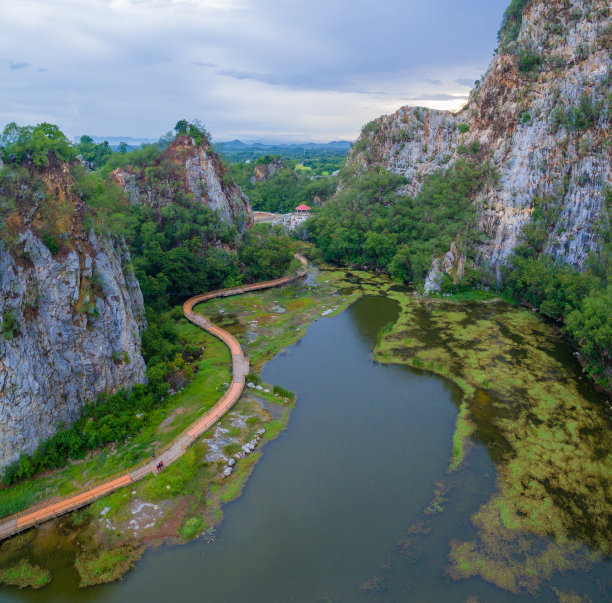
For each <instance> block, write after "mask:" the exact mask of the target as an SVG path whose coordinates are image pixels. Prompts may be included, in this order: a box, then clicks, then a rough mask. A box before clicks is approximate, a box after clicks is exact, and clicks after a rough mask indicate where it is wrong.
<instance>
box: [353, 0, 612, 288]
mask: <svg viewBox="0 0 612 603" xmlns="http://www.w3.org/2000/svg"><path fill="white" fill-rule="evenodd" d="M610 12H611V11H610V5H609V2H608V1H607V0H550V1H547V2H544V1H543V0H531V1H528V2H526V3H525V8H524V11H523V17H522V23H521V24H520V31H519V33H518V37H517V39H516V40H511V39H510V40H508V39H505V40H504V35H502V40H503V44H502V45H501V46H500V49H499V50H498V52H497V54H496V56H495V58H494V59H493V62H492V64H491V66H490V68H489V70H488V71H487V73H486V74H485V76H484V77H483V79H482V81H481V82H477V83H476V87H475V89H474V90H473V91H472V93H471V96H470V100H469V103H468V104H467V106H466V107H465V108H464V109H463V110H462V111H460V112H459V113H456V114H454V113H449V112H441V111H433V110H429V109H424V108H418V107H417V108H414V107H404V108H402V109H400V110H399V111H397V112H396V113H395V114H393V115H388V116H383V117H381V118H380V119H378V120H376V121H374V122H372V123H370V124H368V125H367V126H366V127H365V128H364V130H363V132H362V135H361V138H360V139H359V141H358V142H357V143H356V145H355V146H354V149H353V150H352V152H351V154H350V156H349V160H348V164H347V167H348V168H349V170H351V169H352V170H359V169H363V168H364V167H372V166H376V165H382V166H384V167H386V168H387V169H389V170H391V171H393V172H395V173H397V174H402V175H404V176H406V177H407V179H408V183H407V185H406V188H405V192H407V193H408V194H411V195H414V194H416V193H417V192H418V191H419V190H420V187H421V185H422V183H423V179H424V177H425V176H426V175H427V174H430V173H432V172H433V171H436V170H440V169H442V168H448V167H450V166H452V165H453V164H454V163H455V162H456V161H457V160H458V159H459V158H460V157H462V156H465V155H466V154H468V155H469V154H472V155H474V156H475V157H476V159H477V160H479V161H484V160H487V159H490V161H491V163H492V166H493V168H494V169H495V170H496V171H497V173H498V175H499V178H498V181H497V184H496V185H494V186H490V187H488V188H487V189H485V190H484V191H482V193H481V194H480V195H479V197H478V198H477V199H475V202H476V203H477V204H478V207H479V222H480V227H481V228H482V230H483V231H484V232H485V233H486V235H487V241H486V242H485V243H484V244H482V245H481V246H480V247H479V250H478V251H479V257H480V262H481V263H482V264H484V265H488V266H491V267H492V268H494V269H495V270H497V271H498V270H499V267H500V265H501V264H502V263H503V262H504V261H505V260H506V258H507V257H508V255H509V254H510V253H511V252H512V250H513V249H514V248H515V247H516V246H517V244H518V243H519V241H520V237H521V232H522V229H523V227H524V226H525V224H526V223H528V222H529V221H530V220H531V214H532V212H533V209H534V199H535V200H536V202H537V199H538V198H548V199H552V200H553V201H554V203H553V205H554V207H555V209H556V211H555V215H554V216H553V217H552V219H551V225H550V231H549V235H548V241H547V243H546V248H545V251H546V252H547V253H549V254H550V255H552V256H554V257H555V258H557V259H558V260H560V261H562V262H565V263H567V264H570V265H572V266H573V267H575V268H581V266H582V265H583V264H584V262H585V260H586V259H587V257H588V254H589V253H590V252H591V251H592V250H594V249H595V248H596V247H597V245H598V238H597V223H598V219H599V217H600V215H601V211H602V207H603V203H604V194H603V190H604V187H605V186H609V185H610V183H611V181H612V167H611V166H612V162H611V139H610V111H611V109H610V104H611V96H610V85H611V83H612V56H611V53H610V48H611V47H612V19H611V15H610ZM502 33H503V32H502ZM434 264H435V266H436V267H437V266H438V265H439V264H440V262H439V261H436V262H434ZM446 264H448V262H446ZM449 269H450V268H449ZM428 281H429V282H430V285H431V283H435V282H436V279H435V278H434V279H431V278H430V279H428ZM434 288H435V287H434Z"/></svg>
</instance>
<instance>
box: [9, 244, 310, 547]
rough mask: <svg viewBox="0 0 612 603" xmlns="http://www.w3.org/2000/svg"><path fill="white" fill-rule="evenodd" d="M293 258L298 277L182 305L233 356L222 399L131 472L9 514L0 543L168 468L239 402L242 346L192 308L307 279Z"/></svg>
mask: <svg viewBox="0 0 612 603" xmlns="http://www.w3.org/2000/svg"><path fill="white" fill-rule="evenodd" d="M296 257H297V258H298V259H299V260H300V262H301V263H302V269H301V270H300V271H298V272H297V274H295V275H292V276H283V277H281V278H277V279H274V280H271V281H265V282H262V283H254V284H252V285H244V286H242V287H232V288H230V289H221V290H219V291H211V292H209V293H204V294H202V295H196V296H195V297H192V298H191V299H188V300H187V301H186V302H185V303H184V304H183V313H184V314H185V318H187V320H189V321H190V322H192V323H193V324H194V325H197V326H198V327H200V328H202V329H204V330H205V331H208V332H209V333H210V334H211V335H214V336H215V337H218V338H219V339H220V340H221V341H223V343H225V344H226V345H227V347H228V348H229V349H230V352H231V354H232V382H231V384H230V386H229V388H228V389H227V391H226V392H225V393H224V394H223V396H222V397H221V399H220V400H219V401H218V402H217V403H216V404H215V405H214V406H213V407H212V408H211V409H210V410H208V412H206V413H205V414H204V415H202V417H200V418H199V419H197V420H196V421H194V422H193V423H192V424H191V425H190V426H189V427H188V428H187V429H185V431H183V433H181V434H180V435H179V436H178V437H176V438H175V439H174V440H173V441H172V442H170V444H168V446H166V447H165V448H164V449H163V450H161V451H159V452H158V454H157V455H156V457H155V458H154V459H153V458H151V459H147V460H145V461H142V462H141V463H138V464H137V465H135V466H134V467H132V468H131V469H127V470H125V471H123V472H121V473H119V474H116V475H113V476H111V477H108V478H106V479H104V480H102V481H99V482H96V483H94V484H91V485H90V486H86V487H85V488H81V489H80V490H77V491H75V492H72V493H71V494H67V495H65V496H62V497H56V498H51V499H49V500H47V501H45V502H42V503H40V504H38V505H36V506H33V507H30V508H28V509H24V510H23V511H21V512H20V513H16V514H15V515H10V516H9V517H6V518H5V519H3V520H1V521H0V540H2V539H4V538H8V537H9V536H12V535H14V534H17V533H18V532H21V531H22V530H25V529H27V528H30V527H32V526H35V525H38V524H40V523H42V522H43V521H47V520H49V519H53V518H54V517H58V516H59V515H63V514H64V513H68V512H70V511H74V510H75V509H78V508H80V507H84V506H86V505H88V504H90V503H92V502H93V501H95V500H97V499H98V498H102V497H103V496H106V495H107V494H110V493H111V492H114V491H115V490H118V489H119V488H123V487H125V486H128V485H130V484H133V483H134V482H137V481H139V480H141V479H143V478H145V477H147V476H148V475H149V474H151V473H155V471H156V467H157V464H158V463H159V462H160V461H163V462H164V465H169V464H171V463H172V462H173V461H175V460H176V459H178V458H179V457H180V456H182V455H183V454H184V453H185V451H186V450H187V448H188V447H189V446H191V444H193V443H194V442H195V441H196V440H197V439H198V438H199V437H200V436H201V435H202V434H203V433H204V432H205V431H207V430H208V429H209V428H210V427H211V426H212V425H214V424H215V423H216V422H217V421H218V420H219V419H220V418H221V417H222V416H223V415H224V414H225V413H226V412H227V411H228V410H230V408H232V406H234V404H236V402H237V401H238V400H239V399H240V396H241V395H242V392H243V390H244V385H245V378H246V376H247V374H248V372H249V361H248V359H247V358H246V356H245V355H244V352H243V350H242V347H241V346H240V344H239V343H238V341H237V340H236V338H235V337H233V336H232V335H230V333H228V332H227V331H225V330H223V329H221V328H220V327H217V326H215V325H214V324H212V323H211V322H210V321H209V320H208V319H207V318H205V317H204V316H202V315H201V314H196V313H195V312H194V311H193V308H194V306H196V305H197V304H200V303H202V302H204V301H208V300H209V299H214V298H216V297H229V296H232V295H240V294H242V293H248V292H250V291H259V290H260V289H269V288H271V287H280V286H281V285H286V284H288V283H291V282H293V281H296V280H298V279H301V278H303V277H304V276H306V270H307V267H308V262H307V261H306V258H304V256H302V255H300V254H296Z"/></svg>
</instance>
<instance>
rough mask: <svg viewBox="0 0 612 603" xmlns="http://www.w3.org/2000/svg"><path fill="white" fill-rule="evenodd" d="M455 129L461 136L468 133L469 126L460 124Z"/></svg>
mask: <svg viewBox="0 0 612 603" xmlns="http://www.w3.org/2000/svg"><path fill="white" fill-rule="evenodd" d="M457 129H458V130H459V132H461V134H465V133H466V132H469V130H470V126H469V125H468V124H465V123H462V124H459V125H458V126H457Z"/></svg>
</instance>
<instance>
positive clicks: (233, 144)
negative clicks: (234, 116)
mask: <svg viewBox="0 0 612 603" xmlns="http://www.w3.org/2000/svg"><path fill="white" fill-rule="evenodd" d="M352 144H353V143H352V142H350V141H348V140H334V141H332V142H325V143H321V142H293V143H281V142H279V143H274V142H270V143H263V142H252V143H245V142H242V141H241V140H230V141H227V142H217V143H215V147H217V148H218V149H220V150H223V151H247V150H249V149H252V150H262V151H267V150H274V149H295V150H297V149H307V150H323V149H328V150H333V151H348V150H349V149H350V148H351V145H352Z"/></svg>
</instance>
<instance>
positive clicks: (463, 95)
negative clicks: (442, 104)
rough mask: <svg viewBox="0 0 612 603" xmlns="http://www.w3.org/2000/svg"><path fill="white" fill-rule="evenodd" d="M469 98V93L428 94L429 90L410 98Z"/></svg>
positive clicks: (433, 99)
mask: <svg viewBox="0 0 612 603" xmlns="http://www.w3.org/2000/svg"><path fill="white" fill-rule="evenodd" d="M466 98H468V95H467V94H428V93H427V92H425V93H423V94H421V95H420V96H415V97H414V98H411V99H409V100H422V101H453V100H465V99H466Z"/></svg>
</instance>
